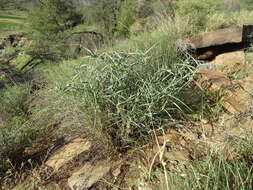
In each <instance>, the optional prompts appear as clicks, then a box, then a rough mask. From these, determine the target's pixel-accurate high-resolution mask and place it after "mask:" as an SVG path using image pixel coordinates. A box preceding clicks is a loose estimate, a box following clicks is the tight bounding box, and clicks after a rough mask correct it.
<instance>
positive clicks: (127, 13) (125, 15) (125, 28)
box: [116, 0, 136, 37]
mask: <svg viewBox="0 0 253 190" xmlns="http://www.w3.org/2000/svg"><path fill="white" fill-rule="evenodd" d="M135 15H136V3H135V2H134V1H132V0H125V1H124V2H122V4H121V6H120V10H119V13H118V15H117V28H116V32H117V34H118V35H119V36H123V37H129V35H130V26H131V25H132V24H133V23H134V21H135Z"/></svg>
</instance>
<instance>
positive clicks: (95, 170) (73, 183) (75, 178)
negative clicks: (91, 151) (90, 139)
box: [68, 160, 112, 190]
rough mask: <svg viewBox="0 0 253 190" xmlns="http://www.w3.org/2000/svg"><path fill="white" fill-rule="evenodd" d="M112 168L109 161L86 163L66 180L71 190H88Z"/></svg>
mask: <svg viewBox="0 0 253 190" xmlns="http://www.w3.org/2000/svg"><path fill="white" fill-rule="evenodd" d="M111 168H112V163H111V162H110V161H109V160H103V161H98V162H96V163H94V164H91V163H87V164H85V165H84V166H83V167H82V168H81V169H79V170H78V171H77V172H75V173H73V174H72V176H71V177H70V178H69V179H68V185H69V187H70V188H71V189H72V190H88V189H89V188H90V187H91V186H92V185H94V184H95V183H96V182H98V181H99V180H100V179H101V178H103V177H104V176H105V175H106V174H107V173H108V172H109V171H110V169H111Z"/></svg>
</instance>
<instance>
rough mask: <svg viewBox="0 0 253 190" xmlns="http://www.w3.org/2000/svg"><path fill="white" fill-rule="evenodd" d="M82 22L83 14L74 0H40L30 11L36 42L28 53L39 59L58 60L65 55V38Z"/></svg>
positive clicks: (33, 36)
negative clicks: (79, 11)
mask: <svg viewBox="0 0 253 190" xmlns="http://www.w3.org/2000/svg"><path fill="white" fill-rule="evenodd" d="M80 23H82V15H81V14H80V13H78V11H77V9H76V6H75V3H74V2H73V1H70V0H69V1H66V0H39V3H38V4H37V6H36V7H35V8H34V9H33V11H32V12H31V13H30V28H31V32H32V38H33V40H34V43H33V46H31V48H29V50H28V53H29V54H30V55H32V57H38V58H39V59H42V58H44V59H50V60H57V59H60V58H62V57H64V55H65V51H66V50H65V47H64V39H65V37H66V35H67V34H68V32H69V31H70V30H71V29H72V28H73V27H75V26H76V25H78V24H80Z"/></svg>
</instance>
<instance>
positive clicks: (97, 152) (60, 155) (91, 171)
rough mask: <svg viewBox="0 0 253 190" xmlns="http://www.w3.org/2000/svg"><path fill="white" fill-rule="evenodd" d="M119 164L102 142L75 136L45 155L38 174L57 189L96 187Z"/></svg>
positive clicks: (118, 166)
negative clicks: (45, 158) (46, 157)
mask: <svg viewBox="0 0 253 190" xmlns="http://www.w3.org/2000/svg"><path fill="white" fill-rule="evenodd" d="M120 167H121V161H120V159H115V158H113V156H111V155H110V154H109V153H108V152H106V150H105V149H104V148H103V146H102V145H100V144H97V143H96V142H95V141H92V140H90V139H88V138H76V139H73V140H71V141H70V142H68V143H66V144H65V145H63V146H62V147H60V148H58V149H57V150H56V151H55V152H54V153H53V154H51V155H50V156H49V157H48V159H47V161H46V162H45V164H44V166H42V167H41V172H40V176H41V178H42V179H44V181H50V183H51V184H53V185H52V186H53V187H54V188H56V187H57V189H69V190H85V189H87V190H88V189H99V188H95V186H96V184H97V183H100V182H99V181H100V180H101V179H102V178H104V177H106V176H109V177H110V178H111V179H113V178H114V177H115V176H113V175H112V174H113V173H114V171H115V170H116V169H119V168H120ZM93 186H94V188H92V187H93Z"/></svg>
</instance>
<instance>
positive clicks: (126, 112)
mask: <svg viewBox="0 0 253 190" xmlns="http://www.w3.org/2000/svg"><path fill="white" fill-rule="evenodd" d="M173 6H174V7H172V10H174V12H173V14H172V16H171V15H170V14H165V15H164V14H162V13H157V14H156V15H155V16H152V18H150V23H151V24H150V28H151V29H150V30H148V31H143V32H142V33H141V34H139V35H137V36H134V35H132V36H131V37H130V38H129V39H124V40H122V39H117V43H116V45H115V46H113V47H111V46H109V45H108V47H107V46H105V48H104V49H103V50H99V51H97V52H93V51H90V50H86V51H87V56H85V57H79V58H77V59H75V60H65V61H63V62H60V63H51V62H47V63H44V64H42V65H39V66H38V67H36V68H35V69H34V70H33V71H31V72H30V73H28V75H29V76H32V80H25V82H24V81H23V82H17V83H16V82H15V81H14V83H11V84H10V85H7V86H5V87H4V88H2V89H0V101H1V108H0V147H1V148H0V157H1V159H0V173H1V174H0V177H2V180H3V181H5V182H6V181H7V182H9V181H8V180H6V179H7V178H8V177H6V176H7V174H8V172H9V171H14V173H15V170H17V169H18V168H20V167H21V165H22V164H21V163H27V162H26V161H24V160H23V158H27V157H29V156H30V157H31V158H32V156H33V155H27V154H26V153H24V152H25V150H26V149H29V148H34V149H36V148H37V147H39V145H41V144H46V145H50V143H52V142H54V141H55V140H56V139H58V138H66V139H71V138H73V137H77V136H79V135H80V134H84V133H88V134H90V136H92V138H94V139H98V140H99V141H101V142H104V144H107V145H108V148H110V149H111V150H112V152H116V153H118V152H120V153H127V151H131V150H133V149H135V148H140V147H142V146H143V145H146V144H148V143H149V142H150V141H151V139H152V134H151V133H152V132H153V131H154V130H161V129H163V130H166V127H167V126H168V125H170V126H171V125H174V124H176V123H180V122H182V121H188V122H194V121H196V120H200V119H203V118H204V119H206V120H208V121H211V122H216V121H217V120H218V119H219V116H220V114H221V112H222V110H221V109H222V108H221V107H222V106H221V104H220V102H219V101H220V99H222V98H220V97H222V95H220V94H215V93H213V94H210V93H205V92H200V93H199V96H200V97H201V99H202V102H201V103H200V104H199V105H191V104H189V103H188V100H189V94H186V92H187V93H189V91H190V92H192V91H193V90H195V88H192V85H193V82H194V77H195V69H196V68H195V66H196V64H197V61H196V60H195V59H194V58H193V57H191V56H190V55H188V54H186V53H184V52H182V51H180V50H179V49H178V47H177V46H176V41H177V40H178V39H182V38H185V37H188V36H192V35H197V34H200V33H203V32H206V31H212V30H215V29H218V28H223V27H227V26H230V25H233V24H242V23H253V20H251V19H252V18H253V16H252V15H253V12H252V11H251V10H249V9H248V8H247V6H245V1H244V2H243V4H242V5H241V8H240V12H239V11H238V12H237V11H230V10H227V7H226V6H225V5H224V4H222V3H221V2H220V1H218V0H215V1H211V0H208V1H205V2H204V1H201V0H197V1H188V0H182V1H178V2H177V3H175V4H174V5H173ZM251 16H252V17H251ZM1 19H10V20H12V19H13V20H19V21H22V22H23V21H26V20H25V18H23V17H15V16H9V15H1V14H0V20H1ZM21 25H22V24H21ZM12 27H14V28H16V27H19V26H18V24H17V23H14V22H1V21H0V30H2V31H7V32H9V31H10V30H11V29H12ZM20 72H21V73H22V74H27V73H24V72H23V71H20ZM2 77H3V78H4V79H5V81H9V80H11V79H12V77H9V76H8V75H6V76H4V75H3V76H2ZM8 77H9V78H10V79H9V78H8ZM1 81H2V80H1ZM1 81H0V82H1ZM210 97H211V98H213V97H215V98H214V100H215V101H214V102H212V103H211V104H210V103H209V102H210V101H209V99H210ZM203 110H204V111H203ZM203 112H204V113H203ZM193 116H194V118H193ZM48 131H50V134H49V133H48ZM45 137H49V138H45ZM41 139H42V140H41ZM44 139H47V140H48V141H43V140H44ZM240 142H241V143H239V144H238V145H235V146H237V149H238V150H241V151H238V153H237V157H235V158H233V159H231V160H226V159H223V157H222V156H221V155H219V154H217V153H213V152H211V153H210V152H209V153H208V154H207V155H208V156H205V157H203V158H201V159H196V160H193V161H189V162H186V163H184V166H182V167H183V169H182V168H180V170H181V173H180V174H178V173H176V174H175V173H171V172H170V171H169V170H166V169H164V170H163V169H162V170H161V168H156V169H155V171H154V175H153V174H152V175H153V176H152V177H153V178H152V180H153V181H152V180H151V183H152V182H153V183H156V182H157V181H159V184H160V185H161V187H159V188H158V189H167V186H168V184H169V186H170V187H171V188H172V189H178V190H183V189H196V190H197V189H206V190H209V189H210V190H211V189H217V190H219V189H220V190H223V189H227V190H228V189H242V190H244V189H245V190H246V189H250V187H251V186H252V178H253V176H252V166H251V163H252V154H253V151H252V149H251V148H250V144H251V142H252V141H251V140H249V141H240ZM36 146H37V147H36ZM38 150H40V149H39V148H38ZM18 156H19V158H20V159H17V157H18ZM34 161H35V159H34ZM185 165H186V166H187V167H185ZM0 179H1V178H0ZM7 182H6V183H7ZM148 183H150V181H148Z"/></svg>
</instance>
